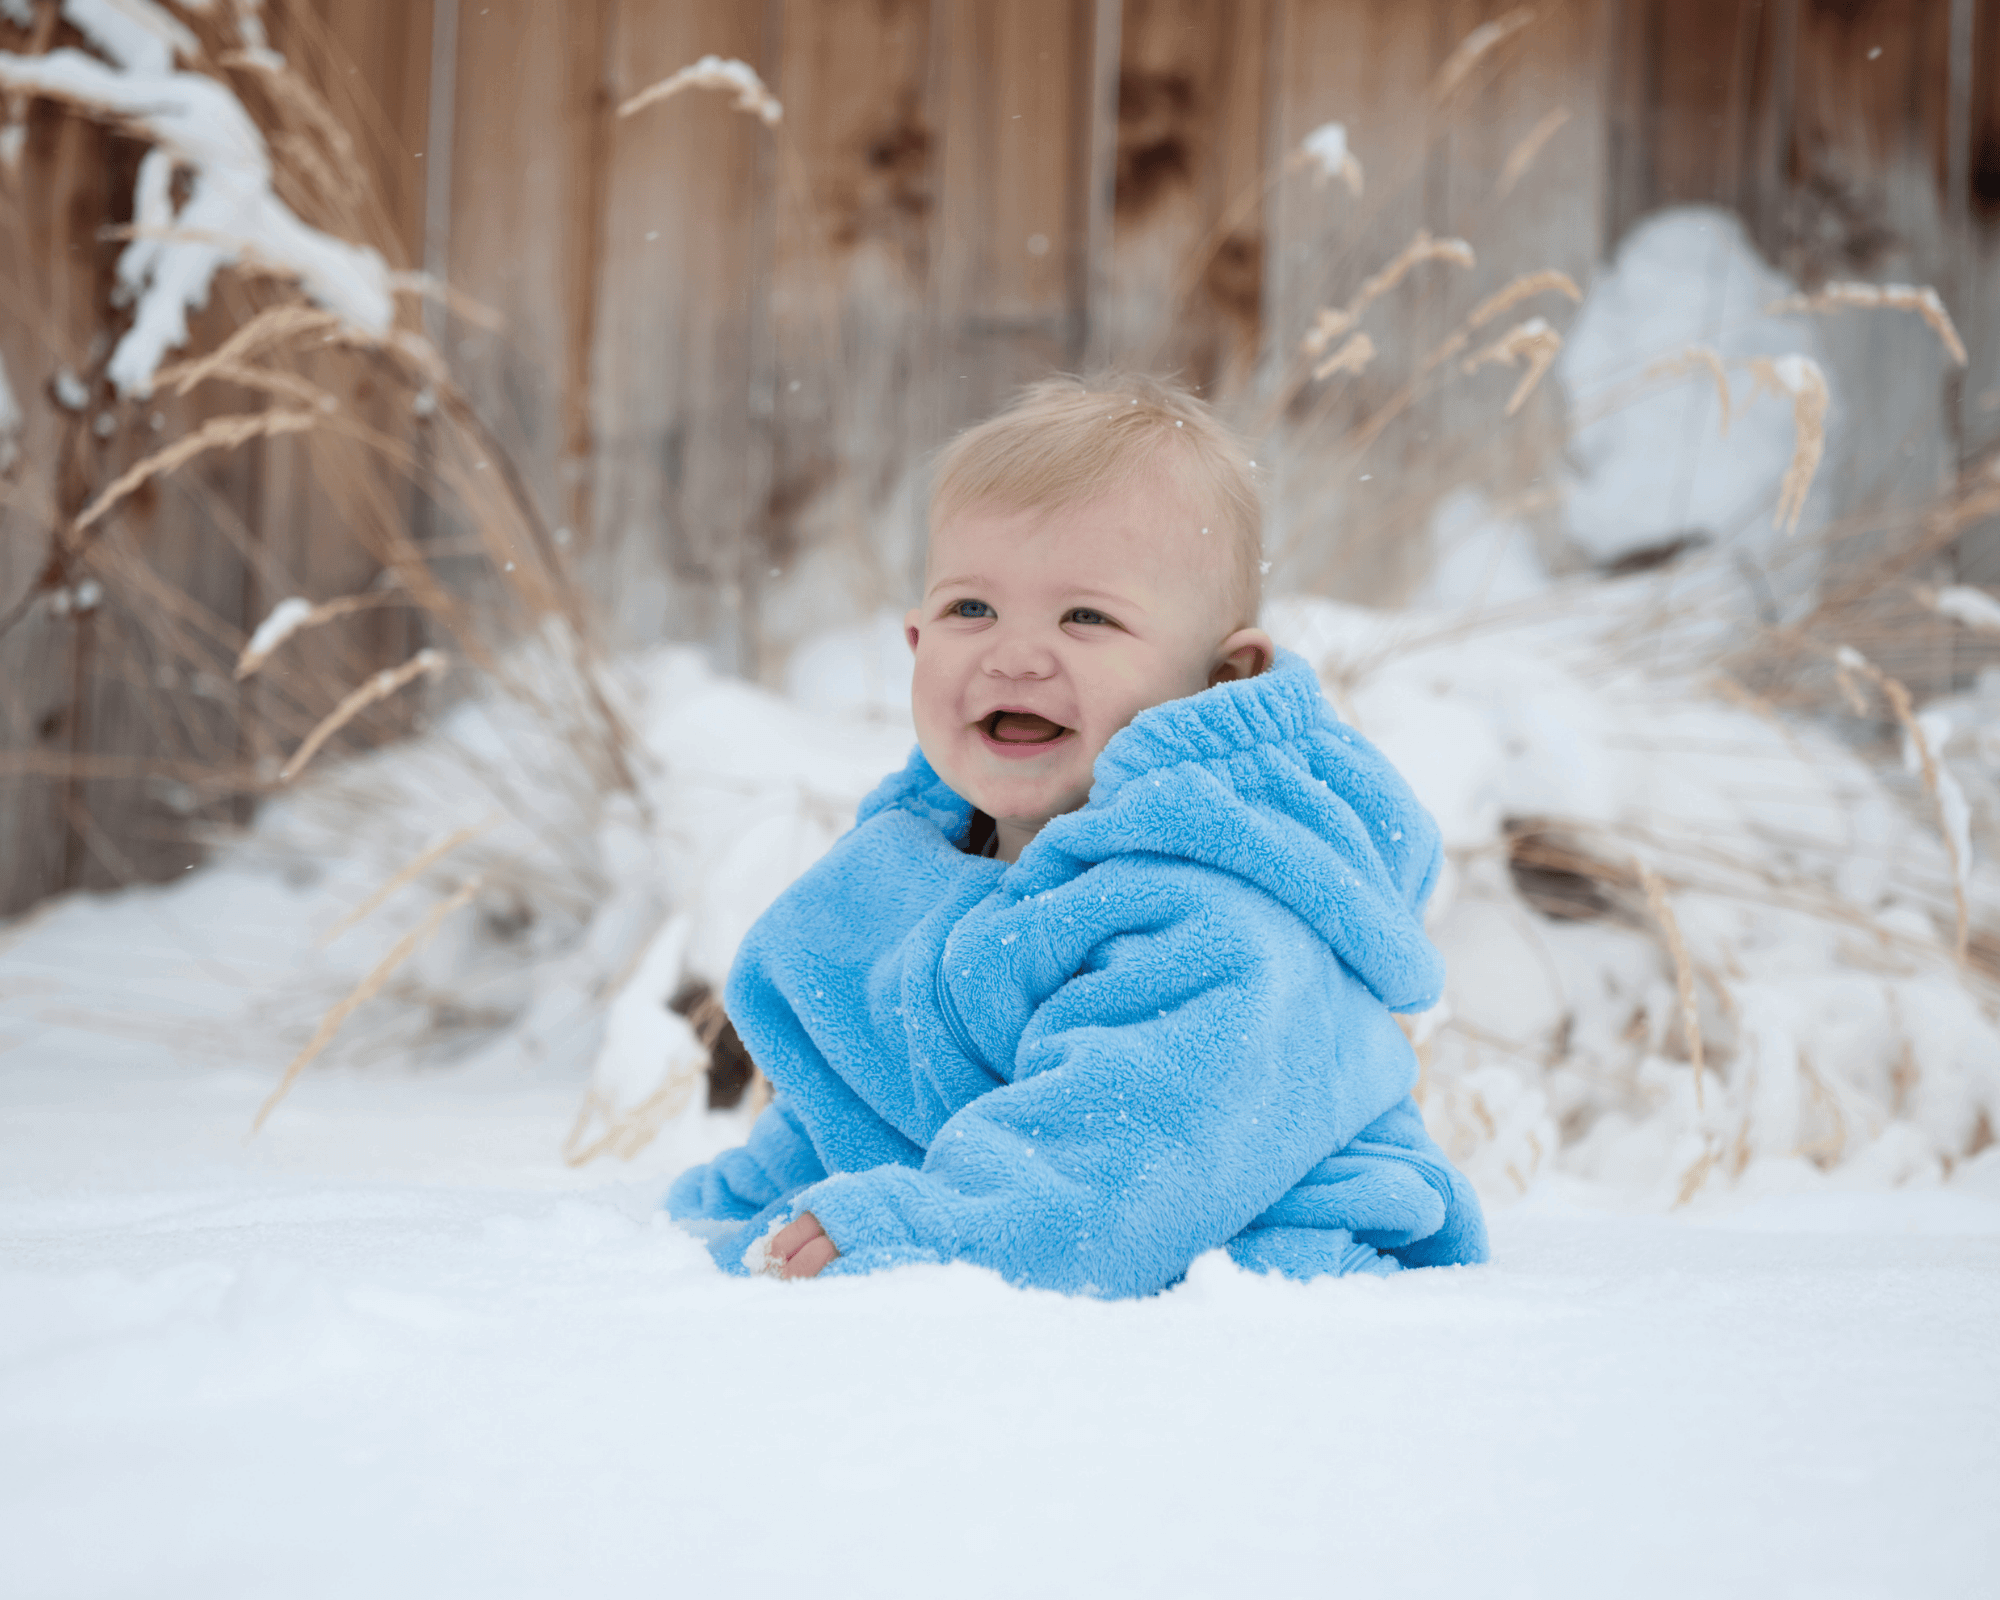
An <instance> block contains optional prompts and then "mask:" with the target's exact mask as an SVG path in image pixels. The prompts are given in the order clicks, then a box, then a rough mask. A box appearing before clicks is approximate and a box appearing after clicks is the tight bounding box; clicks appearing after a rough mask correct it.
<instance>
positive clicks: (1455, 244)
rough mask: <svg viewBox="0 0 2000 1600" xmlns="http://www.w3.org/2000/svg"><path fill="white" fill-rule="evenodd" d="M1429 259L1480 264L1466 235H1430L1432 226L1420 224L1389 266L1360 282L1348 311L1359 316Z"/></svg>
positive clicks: (1471, 265)
mask: <svg viewBox="0 0 2000 1600" xmlns="http://www.w3.org/2000/svg"><path fill="white" fill-rule="evenodd" d="M1426 261H1451V262H1456V263H1457V264H1458V265H1459V266H1461V267H1466V268H1471V267H1476V266H1477V265H1479V258H1478V257H1477V256H1476V255H1474V254H1473V251H1472V246H1471V245H1469V244H1467V243H1466V242H1465V241H1464V240H1463V239H1435V238H1433V237H1431V231H1430V229H1428V228H1419V229H1417V231H1416V233H1415V234H1414V235H1413V236H1412V237H1411V239H1410V242H1409V243H1408V244H1406V245H1404V246H1403V248H1402V249H1401V250H1399V251H1397V252H1396V254H1395V255H1394V256H1393V257H1392V258H1391V259H1390V261H1389V264H1388V265H1387V266H1385V267H1384V268H1383V269H1382V270H1381V271H1380V272H1378V273H1376V274H1375V275H1374V276H1373V277H1372V278H1369V279H1367V280H1366V281H1365V282H1364V283H1363V284H1362V285H1361V290H1360V293H1358V294H1356V295H1355V297H1354V298H1353V299H1352V300H1351V301H1349V302H1348V307H1347V310H1348V315H1349V316H1350V317H1359V316H1360V315H1361V312H1362V310H1363V309H1364V308H1365V307H1367V306H1368V305H1370V304H1372V303H1373V302H1374V301H1377V300H1379V299H1381V298H1382V296H1383V295H1385V294H1387V293H1388V292H1389V291H1390V290H1391V289H1393V288H1395V287H1396V285H1397V284H1399V283H1401V282H1402V281H1403V279H1404V278H1406V277H1408V276H1409V273H1410V269H1411V268H1412V267H1415V266H1419V265H1421V264H1422V263H1424V262H1426Z"/></svg>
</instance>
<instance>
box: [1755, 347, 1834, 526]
mask: <svg viewBox="0 0 2000 1600" xmlns="http://www.w3.org/2000/svg"><path fill="white" fill-rule="evenodd" d="M1750 376H1751V378H1752V379H1753V380H1754V386H1753V387H1752V389H1751V391H1750V395H1751V398H1752V399H1755V398H1756V397H1757V395H1758V393H1759V392H1760V391H1762V390H1765V389H1768V390H1770V392H1771V393H1772V394H1774V395H1776V396H1778V397H1779V398H1780V399H1789V400H1790V401H1791V403H1792V426H1793V429H1794V430H1795V434H1796V437H1795V439H1794V442H1793V444H1792V460H1791V465H1790V466H1788V467H1786V468H1785V476H1784V477H1783V479H1782V480H1780V482H1779V484H1778V509H1777V511H1776V512H1775V513H1773V521H1774V522H1775V523H1776V524H1777V526H1778V528H1779V530H1780V531H1782V532H1785V533H1796V532H1797V531H1798V527H1799V518H1800V517H1802V516H1803V515H1805V509H1806V495H1807V494H1808V493H1809V492H1810V491H1811V489H1812V483H1813V476H1814V474H1815V473H1817V472H1818V471H1819V463H1820V458H1821V457H1822V456H1824V455H1825V454H1826V408H1827V403H1828V400H1829V395H1828V393H1827V387H1826V374H1825V373H1824V372H1822V371H1821V370H1820V365H1819V363H1818V362H1817V361H1815V360H1813V359H1812V358H1811V357H1810V356H1799V355H1791V356H1778V357H1776V358H1773V357H1770V356H1757V357H1755V358H1754V359H1753V360H1752V361H1751V362H1750Z"/></svg>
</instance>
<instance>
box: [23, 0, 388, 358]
mask: <svg viewBox="0 0 2000 1600" xmlns="http://www.w3.org/2000/svg"><path fill="white" fill-rule="evenodd" d="M63 14H64V16H65V17H66V18H67V19H68V20H69V21H70V22H72V23H73V24H75V25H76V27H77V28H78V29H79V30H80V31H81V32H82V33H83V34H84V35H85V37H86V38H87V39H89V41H90V42H91V44H92V46H93V47H94V48H95V49H96V50H97V51H99V52H100V54H101V55H102V56H103V57H105V58H106V59H104V60H99V59H98V58H97V57H94V56H91V55H87V54H85V53H84V52H83V51H80V50H72V49H61V50H52V51H50V52H49V53H48V54H46V55H42V56H34V57H28V56H20V55H14V54H11V53H6V52H0V88H4V89H7V90H9V91H12V92H14V93H17V94H37V95H44V96H47V97H49V98H52V99H57V100H63V101H67V102H69V103H71V104H75V105H79V106H82V107H84V108H86V109H88V110H90V111H92V112H93V113H95V114H97V115H100V116H107V117H112V118H116V119H117V120H119V121H121V122H122V123H124V124H125V125H126V126H127V127H129V128H131V129H132V130H133V131H134V132H135V133H136V134H137V135H138V136H139V137H141V138H143V139H145V140H147V141H148V142H150V143H151V144H152V145H153V146H154V148H153V149H152V150H150V151H149V152H148V153H147V155H146V156H145V158H144V159H143V160H142V161H141V163H140V170H139V176H138V181H137V187H136V191H135V194H134V203H133V214H134V225H135V229H136V232H135V236H134V237H133V239H132V242H131V243H130V244H129V245H127V246H126V248H125V250H124V251H123V252H122V253H121V254H120V256H119V258H118V266H117V280H118V287H119V292H120V293H121V294H122V295H124V296H126V297H127V298H129V299H130V300H131V301H132V302H134V312H133V319H132V325H131V327H130V328H128V329H127V330H126V332H125V334H124V335H123V337H122V338H121V339H120V340H119V342H118V346H117V348H116V349H115V350H114V351H113V352H112V354H111V359H110V363H109V365H108V367H107V372H108V375H109V376H110V378H111V381H112V383H113V384H114V385H115V386H116V387H117V389H118V392H119V393H120V394H122V395H126V396H135V397H144V396H146V395H149V394H151V393H152V387H153V375H154V374H155V373H156V372H157V371H158V370H159V366H160V363H161V361H162V360H163V359H164V358H165V357H166V354H167V352H168V351H170V350H174V349H177V348H179V347H180V346H181V345H183V344H185V343H186V342H187V338H188V324H187V318H188V313H189V312H191V311H194V310H198V309H200V308H201V307H202V306H203V305H205V304H206V303H207V300H208V293H209V286H210V285H211V284H212V283H213V281H214V278H215V274H216V273H217V272H218V271H220V270H221V269H222V268H223V267H225V266H228V265H231V264H233V263H236V262H239V261H244V260H246V259H254V260H255V261H256V262H258V263H259V264H260V265H262V266H264V267H267V268H274V269H276V270H278V271H281V272H285V273H288V274H290V275H292V276H295V277H296V278H297V279H298V281H299V285H300V287H301V288H302V289H304V290H305V292H306V294H307V295H309V296H310V297H311V298H312V299H313V300H314V301H315V302H317V303H318V304H319V305H321V306H323V307H325V308H326V309H327V310H329V311H332V312H334V313H336V314H337V315H339V316H340V317H342V318H343V319H344V320H345V321H347V322H348V323H349V324H351V325H352V326H353V327H354V328H356V329H358V330H360V331H362V332H364V333H367V334H370V335H373V336H377V337H380V336H382V335H385V334H386V333H387V332H388V331H389V328H390V325H391V323H392V321H393V319H394V309H395V308H394V304H393V301H392V298H391V293H390V282H389V270H388V266H387V263H385V262H384V261H383V259H382V257H381V256H380V255H379V254H378V253H377V252H375V251H374V250H371V249H369V248H368V247H366V246H365V245H356V244H351V243H349V242H348V241H346V240H344V239H338V238H335V237H333V236H332V235H330V234H326V233H322V232H321V231H320V230H318V229H316V228H313V227H310V226H308V225H307V224H306V223H304V222H302V221H300V220H299V218H298V217H297V216H296V215H294V214H293V212H292V211H291V209H290V208H289V207H287V206H286V205H285V204H284V202H283V201H281V200H280V199H278V197H277V196H276V195H275V194H274V193H273V192H272V190H271V157H270V151H269V150H268V148H267V147H266V145H265V142H264V136H263V134H262V133H261V132H260V131H259V130H258V127H257V125H256V123H255V122H254V121H253V120H252V119H251V117H250V115H249V113H248V112H247V111H245V110H244V108H243V105H242V103H241V102H240V101H238V100H237V98H236V96H235V95H234V94H233V93H231V92H230V90H229V88H228V86H227V85H226V84H224V83H222V82H220V81H219V80H217V79H215V78H211V77H208V76H206V75H204V74H202V73H197V72H182V71H178V70H176V68H175V64H174V56H175V54H176V52H178V53H180V54H183V55H192V54H195V53H196V49H197V47H196V46H195V43H194V40H193V36H192V35H190V34H188V33H187V29H186V27H185V26H184V25H183V24H181V23H180V22H178V21H176V20H175V19H174V18H173V17H172V16H171V15H169V14H168V13H167V12H165V11H164V10H162V9H161V8H160V7H158V6H155V5H152V4H150V3H149V0H64V5H63ZM177 171H178V172H182V173H184V174H185V175H186V177H187V185H188V189H187V199H186V201H185V202H184V203H183V204H182V205H181V206H180V207H179V209H178V210H176V209H175V208H174V205H173V201H172V179H173V177H174V174H175V173H176V172H177Z"/></svg>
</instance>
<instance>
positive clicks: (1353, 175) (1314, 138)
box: [1299, 122, 1363, 198]
mask: <svg viewBox="0 0 2000 1600" xmlns="http://www.w3.org/2000/svg"><path fill="white" fill-rule="evenodd" d="M1299 152H1300V154H1301V155H1303V156H1304V157H1305V158H1306V160H1307V161H1308V162H1310V163H1311V164H1312V168H1313V178H1314V181H1315V182H1318V183H1325V182H1326V181H1327V179H1329V178H1339V179H1340V180H1341V181H1342V182H1344V183H1345V184H1346V185H1347V187H1348V189H1349V190H1350V191H1352V192H1353V194H1354V195H1355V196H1356V197H1357V198H1358V197H1359V196H1360V194H1361V187H1362V183H1363V178H1362V172H1361V162H1360V161H1359V160H1358V159H1357V158H1356V156H1355V154H1354V152H1353V151H1352V150H1350V149H1349V148H1348V147H1347V127H1346V125H1345V124H1344V123H1339V122H1322V123H1321V124H1320V125H1319V126H1318V127H1317V128H1314V129H1313V130H1312V132H1310V133H1308V134H1307V135H1306V136H1305V138H1304V139H1302V140H1300V141H1299Z"/></svg>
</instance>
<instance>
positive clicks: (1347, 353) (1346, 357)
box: [1313, 333, 1375, 379]
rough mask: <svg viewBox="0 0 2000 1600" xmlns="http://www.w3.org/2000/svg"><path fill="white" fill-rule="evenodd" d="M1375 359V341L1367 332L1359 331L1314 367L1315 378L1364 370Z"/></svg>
mask: <svg viewBox="0 0 2000 1600" xmlns="http://www.w3.org/2000/svg"><path fill="white" fill-rule="evenodd" d="M1374 359H1375V341H1374V340H1373V339H1371V338H1369V337H1368V335H1367V334H1365V333H1357V334H1355V335H1354V336H1353V337H1352V338H1351V339H1349V340H1348V341H1347V342H1346V343H1345V344H1343V345H1342V346H1341V347H1340V348H1339V349H1338V350H1336V351H1334V353H1333V354H1332V355H1330V356H1328V357H1327V358H1326V359H1325V360H1324V361H1322V362H1321V363H1320V364H1319V365H1318V366H1316V367H1314V368H1313V376H1314V377H1315V378H1320V379H1325V378H1330V377H1332V376H1333V375H1334V374H1335V373H1336V372H1354V373H1358V372H1361V371H1364V370H1365V369H1366V368H1367V366H1368V363H1369V362H1371V361H1373V360H1374Z"/></svg>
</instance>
